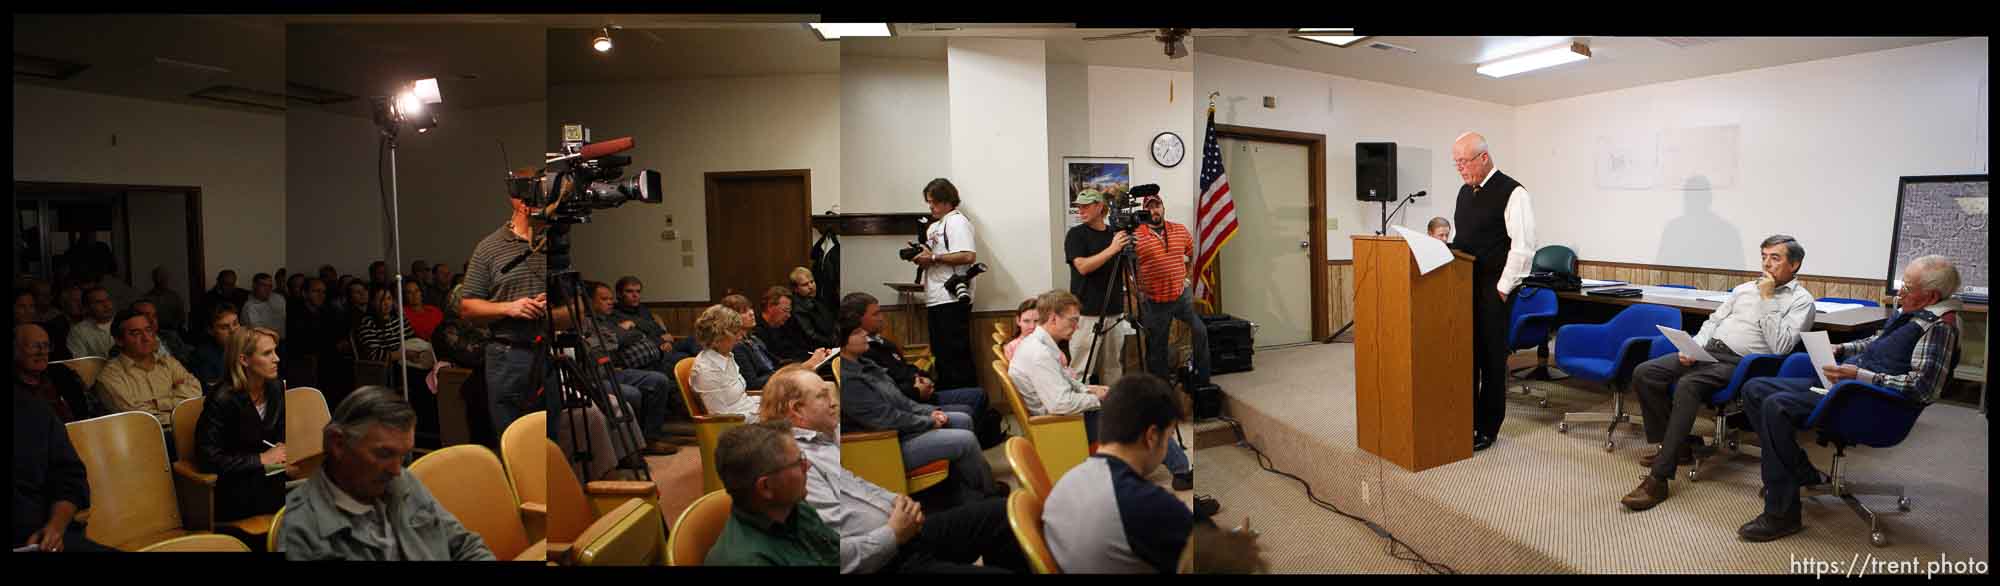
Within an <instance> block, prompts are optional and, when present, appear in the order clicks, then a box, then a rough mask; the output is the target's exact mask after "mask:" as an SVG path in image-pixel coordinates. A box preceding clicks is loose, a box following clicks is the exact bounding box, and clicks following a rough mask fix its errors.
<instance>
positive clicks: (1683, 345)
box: [1653, 326, 1715, 362]
mask: <svg viewBox="0 0 2000 586" xmlns="http://www.w3.org/2000/svg"><path fill="white" fill-rule="evenodd" d="M1653 327H1656V328H1659V329H1660V333H1662V334H1666V335H1667V341H1669V342H1673V343H1674V349H1675V350H1680V351H1681V354H1686V355H1687V356H1689V357H1691V358H1694V359H1695V361H1697V362H1715V356H1714V355H1711V354H1709V353H1708V350H1707V349H1705V348H1702V347H1701V345H1700V344H1696V343H1694V337H1693V336H1689V335H1688V333H1687V332H1683V331H1680V330H1676V329H1673V328H1670V327H1667V326H1653Z"/></svg>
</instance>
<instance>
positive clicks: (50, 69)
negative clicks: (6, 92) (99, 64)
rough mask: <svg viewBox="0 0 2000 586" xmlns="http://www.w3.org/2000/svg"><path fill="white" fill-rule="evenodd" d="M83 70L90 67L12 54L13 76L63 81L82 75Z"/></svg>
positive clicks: (46, 58) (58, 60)
mask: <svg viewBox="0 0 2000 586" xmlns="http://www.w3.org/2000/svg"><path fill="white" fill-rule="evenodd" d="M85 69H90V66H89V65H84V64H82V63H74V62H70V61H63V60H61V59H50V58H48V57H37V56H34V55H22V54H20V53H15V54H14V75H26V76H28V77H39V78H42V79H54V80H64V79H69V78H72V77H76V74H78V73H83V70H85Z"/></svg>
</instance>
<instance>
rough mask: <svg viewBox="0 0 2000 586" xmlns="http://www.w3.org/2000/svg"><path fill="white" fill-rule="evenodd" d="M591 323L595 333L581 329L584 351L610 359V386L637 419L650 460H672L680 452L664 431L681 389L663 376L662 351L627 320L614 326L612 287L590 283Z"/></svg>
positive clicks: (615, 299)
mask: <svg viewBox="0 0 2000 586" xmlns="http://www.w3.org/2000/svg"><path fill="white" fill-rule="evenodd" d="M585 286H586V287H589V288H590V301H591V312H590V319H591V321H593V322H596V323H595V324H594V325H595V327H594V328H587V329H580V330H579V333H580V334H581V335H582V338H583V341H584V345H585V346H588V347H589V348H590V351H591V353H592V354H595V355H596V356H597V357H603V358H609V359H610V364H608V365H607V366H608V367H609V370H610V371H611V381H610V382H613V383H616V384H617V385H618V387H619V391H620V393H621V394H622V395H623V397H622V398H623V399H624V401H625V404H626V405H629V406H631V408H632V410H633V411H635V412H637V413H638V414H639V431H640V433H641V435H643V436H645V438H646V447H645V451H646V453H648V454H656V455H671V454H673V453H675V452H679V451H680V447H679V446H675V445H674V444H673V443H672V442H670V441H668V440H667V433H666V431H664V430H663V429H662V426H663V425H665V424H666V422H667V414H668V413H669V412H671V411H675V410H676V409H677V407H676V404H677V403H678V402H679V399H680V388H679V387H678V386H677V385H676V384H675V383H674V379H673V377H670V376H667V375H666V373H665V372H663V368H664V367H665V365H663V362H664V355H663V353H662V352H661V351H660V345H659V344H658V343H656V340H655V339H654V338H653V337H652V336H651V335H649V334H647V333H646V332H645V331H643V330H640V329H637V328H635V327H633V325H634V324H632V323H631V322H630V321H629V320H627V321H620V322H617V323H614V322H613V321H612V315H611V308H612V305H613V304H614V303H615V302H616V301H617V298H616V296H615V295H613V294H612V293H611V286H610V285H606V284H604V283H599V282H596V281H592V282H590V283H588V284H586V285H585Z"/></svg>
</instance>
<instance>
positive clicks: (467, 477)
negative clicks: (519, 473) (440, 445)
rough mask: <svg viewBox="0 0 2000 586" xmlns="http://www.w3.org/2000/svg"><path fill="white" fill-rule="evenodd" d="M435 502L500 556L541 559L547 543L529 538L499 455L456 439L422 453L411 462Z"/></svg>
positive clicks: (518, 501) (532, 559)
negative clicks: (450, 445)
mask: <svg viewBox="0 0 2000 586" xmlns="http://www.w3.org/2000/svg"><path fill="white" fill-rule="evenodd" d="M409 473H410V474H411V475H414V476H415V477H416V479H417V481H418V482H422V483H423V484H424V488H426V489H428V490H430V493H431V496H432V497H435V498H436V499H437V502H438V504H439V505H441V506H443V507H444V509H445V510H446V511H450V512H451V515H452V516H453V517H457V518H458V522H459V523H460V524H463V525H465V528H466V529H467V530H469V531H471V532H473V533H477V534H479V537H480V538H481V539H484V540H485V541H486V547H487V548H488V549H491V550H492V551H493V557H494V558H496V559H500V560H513V561H517V562H519V561H542V560H543V559H544V558H543V556H544V553H543V551H544V549H543V548H544V547H546V543H545V542H543V543H531V542H530V541H529V540H528V529H527V526H526V524H525V523H524V520H523V518H522V517H523V515H522V514H521V505H520V500H519V499H518V498H517V497H515V496H514V487H513V486H512V485H511V484H509V483H508V482H507V472H506V471H505V470H504V469H503V468H502V467H501V465H500V458H497V457H495V456H494V455H493V451H492V450H488V449H486V446H481V445H458V446H452V447H449V448H445V449H442V450H438V451H435V452H431V453H429V454H425V455H424V457H422V458H417V461H416V463H413V464H410V469H409Z"/></svg>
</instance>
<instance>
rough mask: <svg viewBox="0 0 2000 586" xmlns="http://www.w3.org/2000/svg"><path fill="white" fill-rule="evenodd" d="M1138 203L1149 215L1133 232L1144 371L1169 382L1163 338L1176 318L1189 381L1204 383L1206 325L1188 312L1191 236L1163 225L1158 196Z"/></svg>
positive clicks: (1162, 203) (1164, 215)
mask: <svg viewBox="0 0 2000 586" xmlns="http://www.w3.org/2000/svg"><path fill="white" fill-rule="evenodd" d="M1140 201H1141V202H1143V203H1144V204H1145V209H1146V211H1147V212H1148V213H1149V214H1150V215H1151V216H1152V218H1151V219H1152V221H1151V222H1148V223H1144V224H1141V225H1140V226H1139V229H1138V230H1137V231H1136V232H1135V234H1137V236H1138V237H1137V241H1136V243H1135V244H1136V246H1134V248H1135V249H1137V251H1138V257H1139V275H1138V282H1139V292H1140V293H1141V294H1143V295H1144V296H1145V302H1146V306H1145V307H1143V308H1141V309H1140V311H1139V317H1140V321H1141V325H1144V326H1146V370H1147V371H1148V372H1151V373H1153V374H1154V375H1156V376H1159V377H1160V378H1163V379H1166V380H1170V381H1171V380H1174V376H1173V375H1172V374H1171V371H1172V370H1173V367H1174V366H1175V365H1174V364H1173V360H1172V359H1173V356H1174V352H1173V349H1172V348H1169V347H1168V346H1167V340H1168V338H1169V336H1168V333H1169V332H1171V331H1172V330H1173V321H1171V320H1179V321H1180V322H1181V323H1183V324H1187V327H1188V332H1189V333H1191V334H1193V336H1194V340H1193V348H1192V352H1193V354H1194V381H1193V383H1194V384H1196V385H1203V384H1207V383H1208V375H1209V372H1210V371H1209V367H1208V327H1207V326H1205V325H1203V324H1202V322H1201V316H1200V315H1197V314H1196V313H1195V311H1194V288H1193V287H1189V286H1188V285H1189V284H1190V283H1192V274H1193V271H1194V236H1193V235H1192V234H1190V233H1189V232H1188V229H1187V226H1184V225H1181V224H1179V223H1176V222H1169V221H1167V204H1166V202H1165V201H1163V200H1162V199H1161V198H1160V196H1159V195H1157V194H1156V195H1152V196H1149V197H1145V198H1142V199H1141V200H1140ZM1190 390H1192V389H1190Z"/></svg>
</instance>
